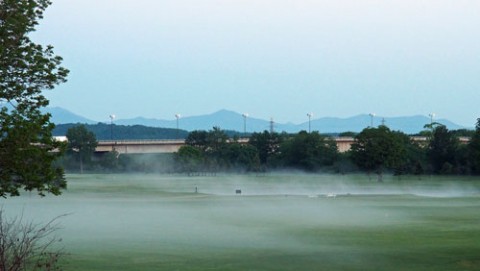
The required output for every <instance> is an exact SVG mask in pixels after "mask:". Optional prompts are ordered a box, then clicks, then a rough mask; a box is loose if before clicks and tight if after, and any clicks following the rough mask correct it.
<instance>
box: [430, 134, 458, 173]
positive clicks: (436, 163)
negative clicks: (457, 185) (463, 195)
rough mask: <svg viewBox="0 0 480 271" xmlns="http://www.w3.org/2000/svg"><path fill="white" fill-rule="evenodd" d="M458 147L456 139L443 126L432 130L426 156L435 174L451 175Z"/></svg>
mask: <svg viewBox="0 0 480 271" xmlns="http://www.w3.org/2000/svg"><path fill="white" fill-rule="evenodd" d="M458 146H459V142H458V138H457V137H456V136H455V135H454V134H453V133H452V132H451V131H449V130H448V129H447V127H446V126H445V125H439V126H437V127H435V128H434V129H433V133H432V138H431V140H430V143H429V146H428V150H427V155H428V158H429V160H430V163H431V165H432V167H433V171H434V172H435V173H447V174H448V173H453V170H454V168H455V167H456V164H457V163H456V153H457V150H458Z"/></svg>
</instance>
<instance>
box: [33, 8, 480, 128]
mask: <svg viewBox="0 0 480 271" xmlns="http://www.w3.org/2000/svg"><path fill="white" fill-rule="evenodd" d="M479 29H480V1H478V0H448V1H447V0H53V5H52V6H50V7H49V9H48V10H47V12H46V14H45V19H44V20H43V21H41V23H40V26H39V27H38V31H37V32H36V33H35V34H34V35H33V39H34V40H35V41H36V42H39V43H42V44H52V45H53V46H54V47H55V51H56V53H57V54H59V55H61V56H62V57H64V59H65V61H64V64H65V66H66V67H67V68H69V69H70V70H71V74H70V77H69V81H68V83H66V84H63V85H61V86H59V87H57V88H56V89H55V90H53V91H49V92H48V94H47V96H48V97H49V98H50V99H51V106H60V107H63V108H66V109H68V110H70V111H72V112H74V113H77V114H80V115H83V116H85V117H87V118H90V119H93V120H97V121H108V119H109V118H108V116H109V115H110V114H112V113H113V114H116V115H117V116H118V118H133V117H137V116H144V117H149V118H160V119H174V115H175V114H176V113H180V114H182V115H183V116H193V115H200V114H207V113H212V112H215V111H217V110H220V109H229V110H233V111H236V112H239V113H249V114H250V116H252V117H256V118H264V119H270V117H273V118H274V119H275V121H276V122H295V123H299V122H304V121H307V116H306V114H307V113H308V112H313V113H314V116H315V117H314V118H319V117H324V116H333V117H349V116H353V115H357V114H361V113H376V114H377V115H380V116H410V115H428V114H429V113H432V112H434V113H436V115H437V116H438V118H447V119H450V120H452V121H454V122H456V123H458V124H461V125H466V126H470V127H472V126H474V124H475V121H476V119H477V118H478V117H480V106H479V104H480V103H479V102H480V34H479Z"/></svg>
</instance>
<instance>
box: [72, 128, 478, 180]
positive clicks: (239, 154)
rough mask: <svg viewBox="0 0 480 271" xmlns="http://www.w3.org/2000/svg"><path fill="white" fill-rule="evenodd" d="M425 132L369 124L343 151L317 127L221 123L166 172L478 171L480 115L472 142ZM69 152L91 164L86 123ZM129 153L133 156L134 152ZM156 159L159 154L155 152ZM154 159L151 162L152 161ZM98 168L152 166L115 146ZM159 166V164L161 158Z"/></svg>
mask: <svg viewBox="0 0 480 271" xmlns="http://www.w3.org/2000/svg"><path fill="white" fill-rule="evenodd" d="M427 128H428V130H426V131H424V132H423V133H422V134H423V135H424V136H426V137H427V139H428V140H427V141H425V142H420V143H419V142H416V141H413V140H412V139H411V137H410V136H408V135H406V134H404V133H402V132H399V131H392V130H390V129H389V128H388V127H386V126H379V127H368V128H366V129H364V130H363V131H362V132H360V133H359V134H356V135H355V143H354V144H353V145H352V148H351V150H350V151H349V152H347V153H339V152H338V149H337V145H336V142H335V141H334V140H333V139H332V138H331V137H327V136H324V135H321V134H319V133H318V132H312V133H307V132H305V131H301V132H299V133H297V134H293V135H292V134H286V133H270V132H267V131H264V132H262V133H253V134H252V135H251V136H250V138H249V140H248V142H239V138H235V137H234V138H229V137H228V135H227V134H226V133H225V132H224V131H223V130H221V129H220V128H218V127H214V128H213V129H212V130H210V131H193V132H191V133H190V134H189V135H188V137H187V138H186V140H185V146H183V147H181V148H180V149H179V151H178V152H177V153H175V155H174V159H173V160H174V161H173V162H172V161H170V162H167V160H166V159H163V161H162V163H163V164H165V163H169V165H168V167H166V166H164V167H163V168H168V170H167V171H168V172H186V173H189V174H194V173H206V172H217V171H240V172H246V171H253V172H260V171H266V170H278V169H298V170H304V171H310V172H315V171H320V170H322V171H330V172H339V173H347V172H352V171H358V170H361V171H365V172H367V173H369V174H370V173H375V174H378V176H379V180H381V179H382V175H383V173H384V172H391V173H394V174H397V175H402V174H418V175H420V174H480V120H479V122H478V123H477V127H476V130H475V132H473V133H471V135H472V137H471V141H470V143H469V144H461V143H460V142H459V140H458V131H449V130H448V129H447V128H446V127H445V126H443V125H438V124H434V125H431V126H427ZM67 138H68V146H67V155H66V156H65V157H64V158H63V166H65V167H67V168H69V169H75V168H79V169H80V171H83V167H84V164H88V165H92V163H90V162H91V158H92V155H93V153H94V151H95V147H96V145H97V141H96V138H95V134H94V133H93V132H91V131H89V130H87V129H86V127H85V126H83V125H80V126H74V127H71V128H69V129H68V131H67ZM130 158H131V157H130ZM155 159H158V158H155ZM149 164H150V165H154V164H153V163H149ZM95 165H96V167H93V168H94V169H96V170H98V169H107V170H126V169H130V170H149V168H148V166H147V163H146V161H145V160H143V161H142V162H141V163H138V162H137V164H135V161H134V159H129V157H127V156H125V155H119V154H118V153H117V152H115V151H112V152H110V153H106V154H104V155H103V156H102V157H97V159H96V163H95ZM155 167H157V168H158V167H159V165H158V163H157V164H155Z"/></svg>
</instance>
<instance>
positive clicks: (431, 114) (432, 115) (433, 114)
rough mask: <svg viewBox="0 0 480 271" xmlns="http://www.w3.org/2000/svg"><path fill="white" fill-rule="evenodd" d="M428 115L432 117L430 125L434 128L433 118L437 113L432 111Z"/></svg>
mask: <svg viewBox="0 0 480 271" xmlns="http://www.w3.org/2000/svg"><path fill="white" fill-rule="evenodd" d="M428 116H429V117H430V126H432V128H433V118H435V113H430V114H428Z"/></svg>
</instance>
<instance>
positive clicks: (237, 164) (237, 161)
mask: <svg viewBox="0 0 480 271" xmlns="http://www.w3.org/2000/svg"><path fill="white" fill-rule="evenodd" d="M219 162H221V163H222V166H224V168H226V169H229V170H236V171H258V170H259V168H260V159H259V157H258V150H257V149H256V148H255V147H254V146H252V145H249V144H241V143H237V142H233V143H229V144H227V145H226V146H224V147H223V148H222V150H221V155H220V161H219Z"/></svg>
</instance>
